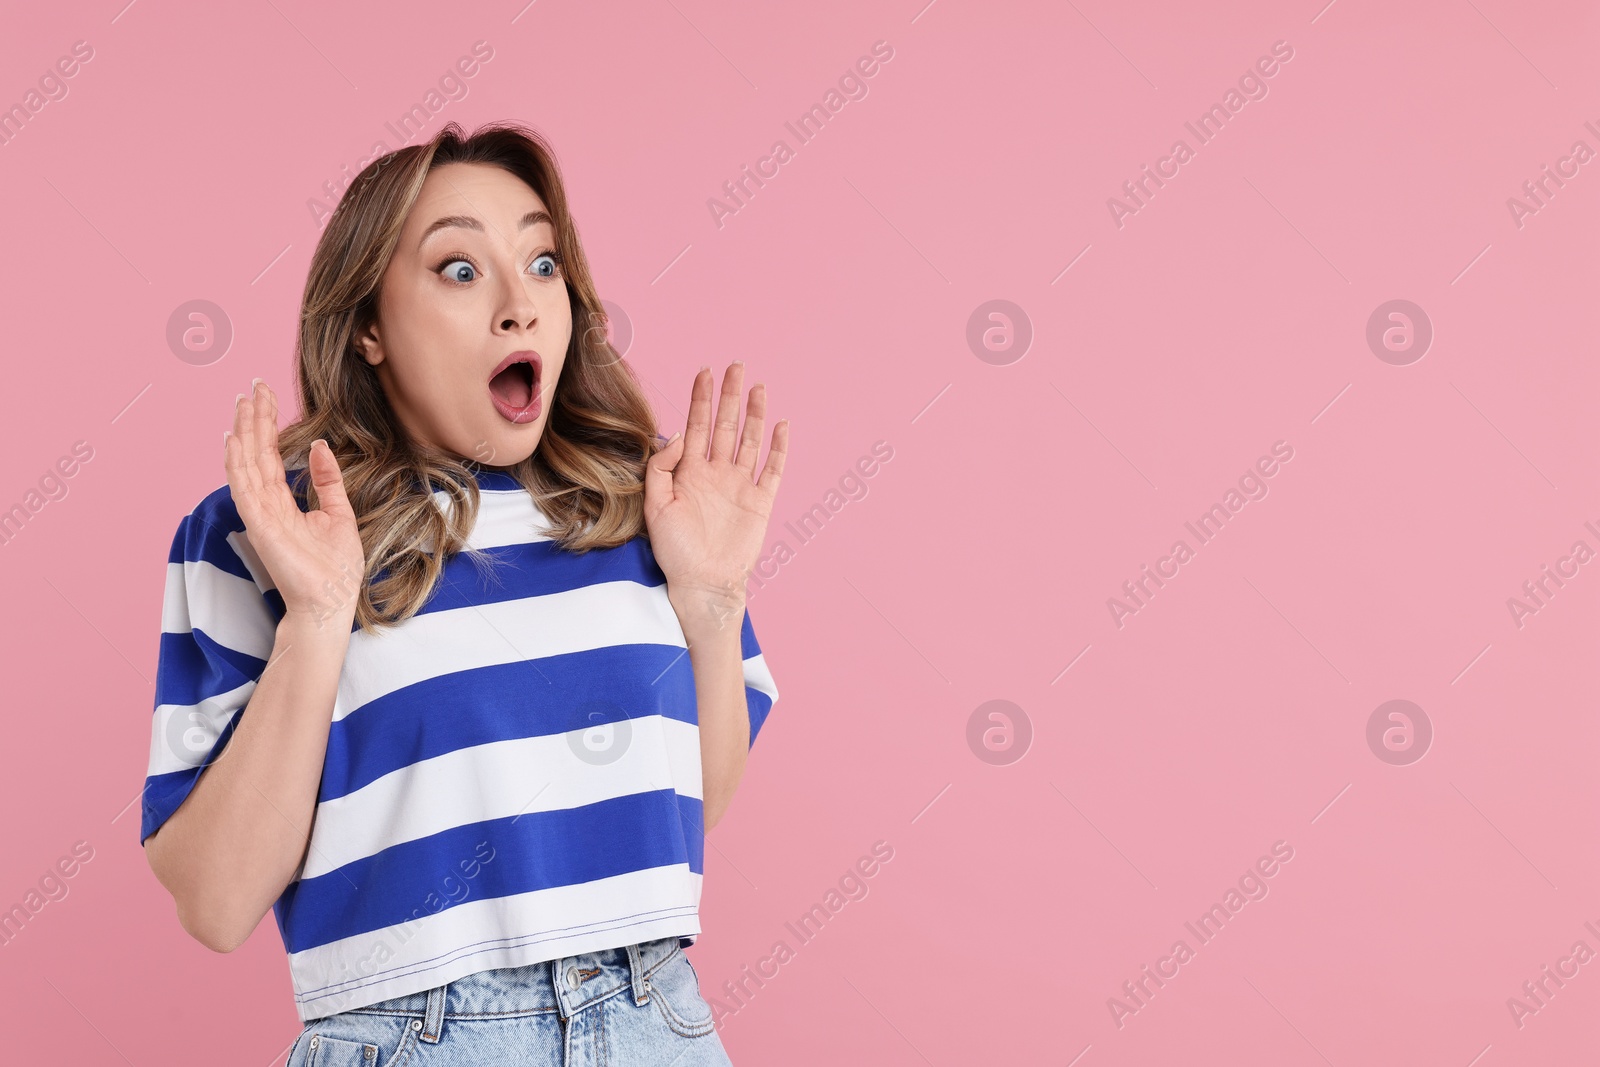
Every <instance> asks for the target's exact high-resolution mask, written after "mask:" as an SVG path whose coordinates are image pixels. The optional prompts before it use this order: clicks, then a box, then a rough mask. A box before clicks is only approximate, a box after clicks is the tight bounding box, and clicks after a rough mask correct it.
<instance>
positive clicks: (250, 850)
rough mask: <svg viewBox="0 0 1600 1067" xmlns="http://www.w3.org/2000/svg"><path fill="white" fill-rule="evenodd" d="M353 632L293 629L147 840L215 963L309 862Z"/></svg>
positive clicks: (297, 625)
mask: <svg viewBox="0 0 1600 1067" xmlns="http://www.w3.org/2000/svg"><path fill="white" fill-rule="evenodd" d="M352 621H353V614H351V615H349V616H348V617H344V618H342V619H341V618H340V617H339V616H334V617H333V618H332V619H329V620H323V624H322V625H321V626H320V627H319V626H318V623H317V620H316V619H314V618H308V617H306V616H305V615H303V614H299V613H294V614H289V615H286V616H285V617H284V619H283V621H282V622H280V623H279V624H278V629H277V638H276V641H275V643H274V645H273V648H272V656H271V658H270V659H269V661H268V664H267V669H266V671H265V672H264V673H263V674H262V676H261V680H260V681H259V682H258V683H257V684H256V687H255V690H254V691H253V692H252V693H251V696H250V703H249V714H248V715H246V714H243V713H241V714H240V716H239V720H238V726H237V727H236V729H235V730H234V733H233V736H232V737H231V738H229V740H228V746H227V748H226V749H224V750H223V752H222V753H221V754H220V755H219V756H218V757H217V759H216V761H215V762H213V763H212V764H211V765H210V766H209V767H207V768H206V769H205V770H204V771H203V772H201V774H200V779H199V781H198V782H196V783H195V786H194V789H193V790H192V791H191V792H190V793H189V795H188V797H186V798H185V799H184V801H183V803H182V804H181V805H180V806H179V807H178V810H177V811H176V812H174V813H173V814H172V816H171V817H170V818H168V819H167V821H166V822H165V823H163V824H162V826H161V829H159V830H157V831H156V832H155V833H154V834H151V835H150V837H148V838H146V839H145V856H146V858H147V859H148V860H149V862H150V869H151V870H152V871H154V872H155V876H156V878H157V879H158V880H159V881H160V882H161V884H162V885H163V886H165V887H166V888H167V891H168V892H169V893H171V894H172V899H173V901H174V902H175V903H176V904H177V909H178V921H179V922H180V923H181V924H182V925H183V928H184V929H185V930H186V931H188V932H189V934H190V936H192V937H193V938H194V939H195V940H197V941H199V942H200V943H201V944H203V945H205V946H206V947H207V948H209V949H212V950H213V951H216V952H231V951H233V950H234V949H235V948H238V947H239V946H240V945H241V944H243V943H244V941H245V940H246V939H247V938H248V937H249V936H250V934H251V932H252V931H254V930H255V928H256V926H257V924H258V923H260V922H261V918H262V916H264V915H265V914H266V913H267V911H268V909H270V908H271V907H272V904H273V902H274V901H275V900H276V899H277V898H278V895H279V894H280V893H282V892H283V889H284V887H285V886H286V885H288V884H289V882H290V881H291V880H292V879H293V878H294V874H295V871H296V870H298V869H299V867H300V862H301V860H302V858H303V857H304V856H305V852H306V845H307V842H308V841H309V840H310V835H311V817H312V815H313V813H314V812H315V810H316V801H317V787H318V783H319V782H320V781H321V778H322V761H323V756H324V755H325V753H326V750H327V745H328V727H329V725H330V723H331V722H332V720H333V701H334V695H335V692H336V690H337V688H338V684H339V672H340V669H341V667H342V665H343V663H344V656H345V651H346V649H347V647H348V646H349V643H350V625H351V622H352ZM341 623H342V625H341Z"/></svg>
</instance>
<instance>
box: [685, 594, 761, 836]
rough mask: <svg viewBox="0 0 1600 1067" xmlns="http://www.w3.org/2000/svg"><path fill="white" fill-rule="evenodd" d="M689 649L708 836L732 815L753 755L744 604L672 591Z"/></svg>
mask: <svg viewBox="0 0 1600 1067" xmlns="http://www.w3.org/2000/svg"><path fill="white" fill-rule="evenodd" d="M667 597H668V599H669V600H671V601H672V608H673V610H674V611H675V612H676V613H677V615H678V622H679V623H680V624H681V625H682V627H683V634H684V637H685V638H686V639H687V641H688V645H689V662H690V664H691V666H692V668H693V670H694V688H695V694H696V697H697V700H698V711H699V720H700V772H701V778H702V781H703V785H702V787H701V795H702V798H703V805H704V810H705V832H706V833H710V832H711V828H712V827H713V826H715V825H716V824H717V823H718V822H719V821H720V820H721V819H722V816H723V813H725V812H726V811H727V810H728V805H729V803H731V802H732V800H733V794H734V791H735V790H737V789H738V788H739V781H740V779H741V778H743V777H744V767H745V760H746V759H747V757H748V756H749V754H750V708H749V704H748V701H747V699H746V695H745V679H744V660H743V657H742V653H741V651H740V633H739V626H738V625H730V624H729V620H732V619H741V620H742V618H743V616H744V601H743V598H742V597H739V598H738V602H737V603H732V602H729V601H728V599H727V598H722V597H718V598H715V603H713V602H712V600H711V599H708V598H706V597H705V596H704V595H700V596H696V595H692V594H682V593H677V592H674V590H673V589H672V586H671V585H670V584H669V585H668V587H667Z"/></svg>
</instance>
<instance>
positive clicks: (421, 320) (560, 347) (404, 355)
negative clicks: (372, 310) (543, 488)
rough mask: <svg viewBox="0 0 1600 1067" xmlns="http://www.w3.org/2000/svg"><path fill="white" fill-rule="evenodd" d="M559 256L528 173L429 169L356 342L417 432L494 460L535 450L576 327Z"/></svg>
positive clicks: (460, 166) (463, 166)
mask: <svg viewBox="0 0 1600 1067" xmlns="http://www.w3.org/2000/svg"><path fill="white" fill-rule="evenodd" d="M557 254H558V253H557V248H556V243H555V228H554V223H553V221H552V220H551V218H550V216H549V214H548V212H547V209H546V207H545V204H544V201H542V200H541V199H539V195H538V194H537V193H535V192H534V191H533V190H532V189H530V188H529V187H528V186H527V184H526V183H525V182H523V181H522V179H520V178H518V177H516V176H515V175H513V174H511V173H510V172H508V171H506V170H503V169H501V168H500V167H495V166H490V165H487V164H481V163H449V164H445V165H444V166H441V167H436V168H435V169H434V170H432V171H431V172H430V173H429V174H428V177H427V179H426V180H425V181H424V182H423V185H422V192H421V194H420V195H419V196H418V197H417V202H416V205H415V206H414V207H413V208H412V209H411V214H410V215H409V216H408V217H407V218H406V222H405V227H404V229H403V230H402V232H401V234H400V244H399V246H398V247H397V248H396V249H395V251H394V257H393V259H392V260H391V261H390V263H389V266H388V268H387V269H386V270H385V272H384V275H383V284H382V288H381V291H380V294H379V299H378V314H377V321H376V322H375V323H374V324H373V325H372V326H371V327H370V328H369V329H368V330H366V331H365V332H364V333H363V334H362V335H361V336H360V337H358V338H357V340H356V344H357V345H358V347H359V349H360V351H361V353H362V356H363V358H365V359H366V361H367V362H368V363H369V364H371V365H373V366H374V367H376V368H377V374H378V380H379V381H380V382H381V383H382V385H383V391H384V393H385V395H387V397H388V399H389V404H390V406H391V407H392V408H393V409H394V411H395V413H396V415H397V416H398V417H399V419H400V421H401V424H402V425H403V426H404V427H405V428H406V430H407V431H408V432H409V433H410V434H411V436H412V437H413V438H415V439H417V440H419V441H421V442H424V443H426V444H429V445H432V446H433V447H435V448H439V449H443V450H445V451H448V452H451V453H453V454H455V455H457V456H459V457H462V458H464V459H471V460H476V461H477V462H479V463H483V464H486V465H491V466H496V467H508V466H511V465H513V464H515V463H519V462H521V461H522V460H524V459H526V458H527V457H529V456H531V455H532V454H533V450H534V447H535V446H536V445H538V443H539V437H540V435H541V434H543V432H544V426H545V421H546V419H547V418H548V416H549V413H550V397H551V395H552V394H553V393H554V392H555V387H556V382H557V380H559V378H560V377H561V366H562V364H563V363H564V362H565V361H566V354H567V342H568V340H569V339H570V338H571V336H572V306H571V305H570V304H569V303H568V302H567V281H566V275H565V274H564V273H563V271H562V269H561V264H560V262H559V261H558V260H557V258H556V256H557ZM508 361H511V363H510V365H509V366H508Z"/></svg>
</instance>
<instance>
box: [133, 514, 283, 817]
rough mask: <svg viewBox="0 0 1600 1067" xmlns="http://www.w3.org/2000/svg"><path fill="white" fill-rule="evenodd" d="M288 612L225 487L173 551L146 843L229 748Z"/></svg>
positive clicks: (187, 525)
mask: <svg viewBox="0 0 1600 1067" xmlns="http://www.w3.org/2000/svg"><path fill="white" fill-rule="evenodd" d="M258 576H260V578H259V579H258ZM263 585H265V586H267V588H263ZM282 617H283V610H282V600H281V598H280V597H279V595H278V593H277V590H276V589H274V588H271V580H270V578H268V577H267V576H266V570H265V568H264V567H262V565H261V562H260V558H259V557H258V556H256V554H255V550H254V549H252V548H251V547H250V542H249V540H248V539H247V538H246V536H245V533H244V523H243V521H242V520H241V519H240V518H239V513H238V511H237V509H235V508H234V506H233V501H232V496H231V494H230V493H229V492H228V488H227V487H226V486H223V487H222V488H221V489H218V490H217V491H216V492H214V493H212V494H211V495H210V496H208V497H206V499H205V500H203V501H201V503H200V504H199V505H198V506H196V508H195V509H194V511H192V512H190V513H189V514H188V515H186V516H184V518H183V520H182V521H181V522H179V524H178V530H177V533H176V534H175V535H174V536H173V539H172V548H171V550H170V551H169V552H168V555H167V573H166V594H165V597H164V599H163V601H162V607H161V644H160V649H159V652H158V656H157V662H156V694H155V715H154V718H153V720H152V723H151V736H150V763H149V767H148V770H147V772H146V776H145V782H144V804H143V810H144V818H143V820H142V825H141V826H140V828H139V841H140V843H141V844H143V843H144V841H145V839H146V838H148V837H149V836H150V835H151V834H153V833H155V832H156V830H158V829H160V827H161V825H162V823H164V822H166V821H167V819H169V818H170V817H171V816H172V813H173V812H175V811H177V810H178V806H179V805H180V804H182V803H183V801H184V798H185V797H187V796H188V795H189V791H190V790H192V789H193V788H194V785H195V783H196V782H197V781H199V779H200V773H201V771H203V770H204V769H205V768H206V767H207V766H209V765H210V763H211V762H212V760H214V759H215V758H216V757H217V756H218V755H220V754H221V752H222V751H223V749H224V748H226V747H227V744H228V739H229V738H230V737H232V736H233V731H234V729H235V727H236V726H237V724H238V721H239V717H240V715H241V714H243V711H244V706H245V704H246V702H247V701H248V700H249V699H250V694H251V693H252V692H253V691H254V690H255V686H256V682H257V680H259V679H260V677H261V675H262V672H263V671H265V670H266V665H267V660H268V658H269V657H270V656H271V654H272V646H273V642H274V640H275V639H276V635H277V624H278V620H279V619H281V618H282Z"/></svg>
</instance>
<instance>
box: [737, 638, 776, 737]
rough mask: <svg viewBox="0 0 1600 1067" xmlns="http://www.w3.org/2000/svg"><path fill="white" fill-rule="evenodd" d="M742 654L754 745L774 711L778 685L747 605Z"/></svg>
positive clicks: (740, 652)
mask: <svg viewBox="0 0 1600 1067" xmlns="http://www.w3.org/2000/svg"><path fill="white" fill-rule="evenodd" d="M739 655H740V657H741V658H742V659H743V660H744V697H745V703H746V704H748V705H749V708H750V747H751V748H754V747H755V744H756V734H758V733H760V732H761V725H762V723H764V722H766V721H767V716H768V715H770V714H771V713H772V705H774V704H776V703H777V702H778V686H777V684H776V683H775V682H773V680H772V672H771V671H770V670H769V669H768V668H767V657H766V656H765V655H764V654H763V653H762V651H761V645H760V644H759V643H758V642H757V641H756V631H755V627H754V626H752V625H751V623H750V610H749V609H748V608H746V609H745V613H744V622H743V624H742V625H741V627H740V631H739Z"/></svg>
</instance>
